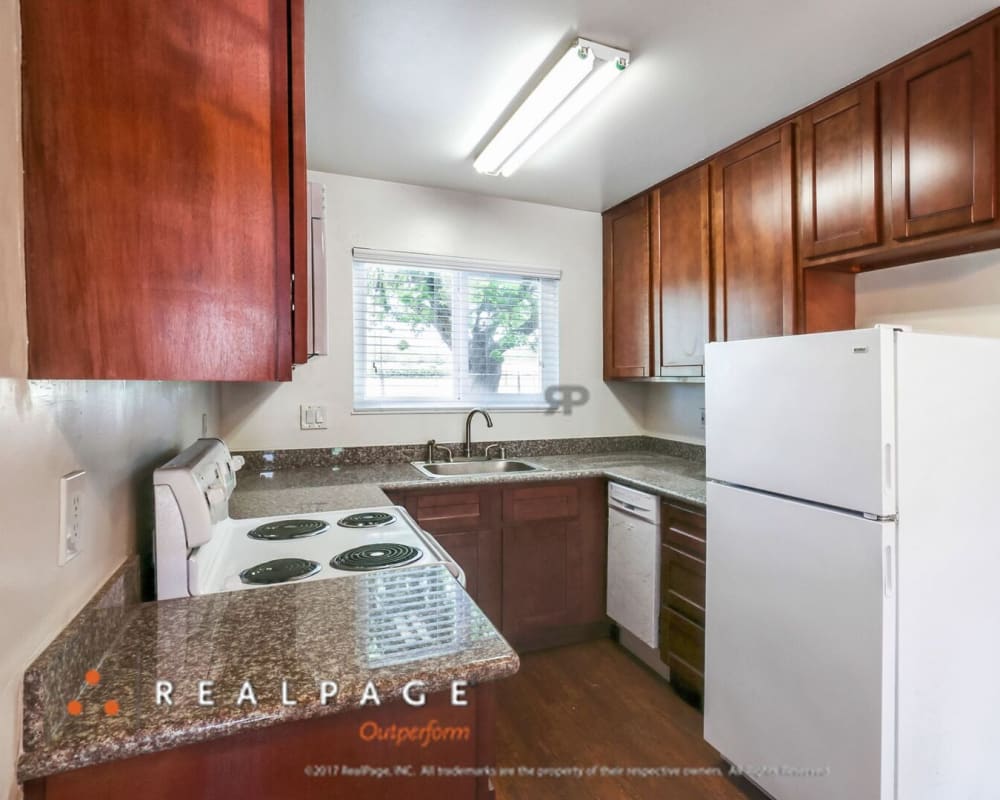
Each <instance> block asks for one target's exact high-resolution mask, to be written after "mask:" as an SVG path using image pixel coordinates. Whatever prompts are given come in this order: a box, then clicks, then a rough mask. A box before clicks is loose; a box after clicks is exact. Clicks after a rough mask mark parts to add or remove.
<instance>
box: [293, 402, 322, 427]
mask: <svg viewBox="0 0 1000 800" xmlns="http://www.w3.org/2000/svg"><path fill="white" fill-rule="evenodd" d="M299 427H300V428H301V429H302V430H304V431H315V430H325V429H326V406H299Z"/></svg>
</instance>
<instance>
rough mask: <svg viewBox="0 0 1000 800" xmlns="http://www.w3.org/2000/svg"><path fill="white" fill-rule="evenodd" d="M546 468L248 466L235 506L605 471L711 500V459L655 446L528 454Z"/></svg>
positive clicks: (326, 503)
mask: <svg viewBox="0 0 1000 800" xmlns="http://www.w3.org/2000/svg"><path fill="white" fill-rule="evenodd" d="M521 460H524V461H527V462H529V463H532V464H537V465H538V466H540V467H544V468H545V469H544V471H539V472H520V473H504V474H486V475H463V476H460V477H449V478H428V477H426V476H425V475H423V474H422V473H421V472H419V471H418V470H417V469H416V468H415V467H413V466H412V465H410V464H408V463H391V464H357V465H343V466H335V467H287V468H283V469H275V470H263V471H258V472H250V471H249V469H248V468H244V470H243V471H242V472H241V473H240V475H239V478H238V481H237V486H236V492H235V494H234V495H233V497H232V499H231V500H230V506H229V511H230V514H232V516H234V517H242V518H245V517H270V516H277V515H280V514H296V513H305V512H310V511H314V512H315V511H340V510H345V509H351V508H365V507H371V506H380V505H390V501H389V498H388V497H387V496H386V495H385V493H384V491H383V490H390V491H391V490H405V489H426V488H431V487H439V488H444V487H447V486H468V485H475V484H484V483H515V482H535V481H545V480H567V479H574V478H593V477H604V478H608V479H609V480H613V481H616V482H618V483H623V484H626V485H628V486H631V487H633V488H636V489H639V490H642V491H647V492H652V493H654V494H658V495H660V496H662V497H666V498H670V499H674V500H681V501H683V502H686V503H690V504H693V505H696V506H702V507H703V506H704V505H705V465H704V464H702V463H700V462H698V461H691V460H688V459H685V458H678V457H675V456H668V455H662V454H660V453H649V452H642V451H636V452H624V453H599V454H587V453H577V454H572V455H551V456H537V457H531V456H527V457H525V458H523V459H521Z"/></svg>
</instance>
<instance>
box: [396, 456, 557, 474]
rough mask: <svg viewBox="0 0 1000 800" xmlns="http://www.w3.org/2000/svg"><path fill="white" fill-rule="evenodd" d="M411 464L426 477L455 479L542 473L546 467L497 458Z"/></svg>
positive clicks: (416, 462)
mask: <svg viewBox="0 0 1000 800" xmlns="http://www.w3.org/2000/svg"><path fill="white" fill-rule="evenodd" d="M411 463H412V464H413V466H414V467H416V468H417V469H418V470H420V471H421V472H422V473H424V475H427V476H428V477H431V478H453V477H455V476H458V475H497V474H501V473H505V472H541V471H542V470H544V467H539V466H537V465H535V464H529V463H528V462H527V461H514V460H511V459H504V458H495V459H491V460H489V461H485V460H482V461H480V460H475V459H473V460H469V461H452V462H445V461H441V462H435V463H433V464H428V463H427V462H426V461H414V462H411Z"/></svg>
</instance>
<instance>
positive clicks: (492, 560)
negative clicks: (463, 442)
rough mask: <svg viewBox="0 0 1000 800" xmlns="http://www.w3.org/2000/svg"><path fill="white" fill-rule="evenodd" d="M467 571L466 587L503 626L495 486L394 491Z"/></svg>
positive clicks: (394, 498) (399, 502)
mask: <svg viewBox="0 0 1000 800" xmlns="http://www.w3.org/2000/svg"><path fill="white" fill-rule="evenodd" d="M389 498H390V499H391V500H392V501H393V502H394V503H396V504H397V505H401V506H403V507H404V508H405V509H406V510H407V511H408V512H409V513H410V516H411V517H413V519H414V520H415V521H416V523H417V524H418V525H419V526H420V527H421V528H423V529H424V530H425V531H427V532H428V533H430V534H431V535H432V536H433V537H434V538H435V539H436V540H437V542H438V543H439V544H440V545H441V546H442V547H444V549H445V550H447V551H448V553H449V555H451V557H452V558H454V559H455V561H457V562H458V565H459V566H460V567H461V568H462V571H463V572H464V573H465V590H466V591H467V592H468V593H469V596H470V597H471V598H472V599H473V600H475V601H476V604H477V605H478V606H479V607H480V608H481V609H482V610H483V612H484V613H485V614H486V616H487V617H489V619H490V622H492V623H493V624H494V625H496V626H497V627H498V628H499V627H500V626H501V622H502V617H501V611H502V609H501V600H500V552H501V551H500V529H499V525H498V524H497V518H498V515H499V497H498V493H497V491H496V490H495V489H494V488H491V487H478V486H472V487H463V488H461V489H457V490H456V489H444V490H434V489H431V490H427V491H419V492H389Z"/></svg>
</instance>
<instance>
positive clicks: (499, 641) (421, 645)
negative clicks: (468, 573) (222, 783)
mask: <svg viewBox="0 0 1000 800" xmlns="http://www.w3.org/2000/svg"><path fill="white" fill-rule="evenodd" d="M109 583H110V581H109ZM92 606H93V607H91V608H89V609H85V612H86V613H84V612H81V615H80V616H79V617H78V618H77V619H76V620H74V621H73V622H72V623H71V624H70V626H69V627H68V628H67V629H66V630H65V631H64V632H63V633H62V634H61V635H60V637H59V638H58V639H57V640H56V641H55V642H53V644H52V645H50V647H49V648H48V649H47V650H46V651H45V652H44V653H43V654H42V656H40V657H39V659H38V660H37V661H36V662H35V663H34V664H33V665H32V667H31V668H30V669H29V671H28V673H27V674H26V676H25V712H24V713H25V752H24V754H23V755H22V756H21V759H20V762H19V764H18V777H19V779H20V780H21V781H26V780H31V779H32V778H38V777H42V776H46V775H51V774H54V773H57V772H63V771H66V770H70V769H75V768H78V767H83V766H88V765H92V764H97V763H101V762H105V761H112V760H117V759H122V758H128V757H130V756H136V755H140V754H143V753H152V752H156V751H159V750H165V749H168V748H171V747H176V746H179V745H183V744H189V743H193V742H199V741H205V740H207V739H212V738H216V737H220V736H225V735H229V734H233V733H239V732H242V731H245V730H251V729H254V728H260V727H265V726H269V725H275V724H279V723H285V722H290V721H293V720H299V719H306V718H310V717H316V716H321V715H324V714H332V713H337V712H340V711H346V710H352V709H355V708H358V705H359V701H360V698H361V696H362V692H363V690H364V686H365V683H366V682H367V681H369V680H371V681H373V682H374V684H375V686H376V688H377V690H378V692H379V695H380V697H381V699H382V700H383V702H384V701H385V700H386V699H389V698H393V697H397V696H399V695H400V694H401V692H402V689H403V686H404V685H405V684H406V683H407V682H408V681H411V680H421V681H424V682H425V684H426V691H427V692H432V691H438V690H443V689H446V688H448V687H449V686H450V684H451V682H452V681H453V680H467V681H469V682H470V683H473V684H474V683H480V682H484V681H490V680H495V679H499V678H503V677H506V676H508V675H512V674H513V673H515V672H516V671H517V669H518V665H519V662H518V657H517V654H516V653H515V652H514V651H513V650H512V649H511V648H510V646H509V645H508V644H507V642H506V641H505V640H504V639H503V637H502V636H501V635H500V634H499V633H498V632H497V630H496V629H495V628H494V627H493V625H492V624H491V623H490V621H489V620H488V619H487V618H486V617H485V616H484V614H483V612H482V611H480V610H479V608H478V606H476V604H475V603H474V602H473V601H472V600H471V598H470V597H469V596H468V595H467V594H466V593H465V591H464V590H463V589H462V587H461V586H460V585H459V584H458V583H457V582H456V581H455V579H454V578H453V577H452V576H451V574H450V573H449V572H448V571H447V570H446V569H445V568H444V567H442V566H440V565H432V566H413V567H402V568H399V569H395V570H386V571H380V572H372V573H367V574H359V575H356V576H351V577H348V578H340V579H337V580H324V581H310V582H307V583H298V584H289V585H285V586H275V587H269V588H267V589H258V590H253V591H242V592H225V593H221V594H212V595H204V596H200V597H192V598H183V599H179V600H168V601H164V602H159V603H136V604H134V605H132V606H128V607H125V608H123V607H122V606H113V607H107V606H108V604H106V603H104V602H103V601H99V602H94V603H92ZM74 626H76V629H74ZM111 628H113V629H114V630H115V638H113V640H111V641H110V643H109V642H105V643H103V644H102V645H101V648H92V652H93V653H98V652H102V653H103V655H102V657H101V658H100V660H99V663H90V664H86V665H85V664H83V663H82V661H81V659H82V658H83V656H80V655H79V653H80V651H81V650H82V649H85V648H81V642H82V643H84V644H85V643H86V642H87V641H88V640H89V639H92V638H93V636H94V632H95V631H98V630H101V629H106V630H107V629H111ZM400 630H403V631H406V639H405V641H404V640H403V639H402V638H401V637H400V634H399V631H400ZM105 648H106V649H105ZM73 659H76V661H77V662H79V663H76V664H75V666H74V669H79V673H78V674H77V677H76V678H75V684H76V686H77V687H81V686H82V688H81V689H78V690H77V691H78V693H77V694H76V695H75V697H76V699H78V700H80V701H81V703H82V706H83V710H82V713H81V714H80V715H79V716H70V715H69V714H68V713H67V711H66V709H67V705H66V703H67V701H68V700H69V699H70V697H73V695H70V697H60V696H58V695H59V694H60V692H61V691H64V689H63V687H60V688H59V689H55V688H54V687H55V684H56V683H58V682H59V681H58V680H57V678H56V677H54V676H61V675H63V674H65V673H66V671H67V662H68V661H71V660H73ZM91 667H94V668H97V669H98V670H99V672H100V680H99V683H98V684H97V685H96V686H88V685H86V684H85V683H84V681H83V672H84V669H85V668H86V669H89V668H91ZM160 680H163V681H171V682H172V683H173V686H174V689H173V694H172V698H173V705H172V706H167V705H157V704H156V702H155V699H156V681H160ZM200 680H208V681H214V682H215V683H214V697H215V699H216V705H215V706H213V707H205V706H200V705H198V703H197V699H198V691H197V682H198V681H200ZM244 681H250V682H251V684H252V686H253V688H254V691H255V693H256V696H257V700H258V704H257V705H256V706H252V705H250V704H249V703H245V704H244V705H243V706H242V707H237V706H236V705H235V700H236V698H237V697H238V695H239V692H240V687H241V685H242V684H243V682H244ZM282 681H287V682H288V690H287V693H288V697H289V699H294V700H296V701H297V705H294V706H288V705H283V704H282V696H281V691H282V688H281V686H282ZM321 681H336V682H337V684H338V686H339V691H338V692H337V694H336V696H335V698H334V699H333V700H330V701H329V702H328V703H326V704H323V703H322V702H321V701H320V693H319V686H320V682H321ZM109 700H114V701H117V703H118V707H119V708H120V710H119V711H118V713H117V715H116V716H109V715H108V714H107V713H105V707H104V704H105V703H106V702H107V701H109Z"/></svg>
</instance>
